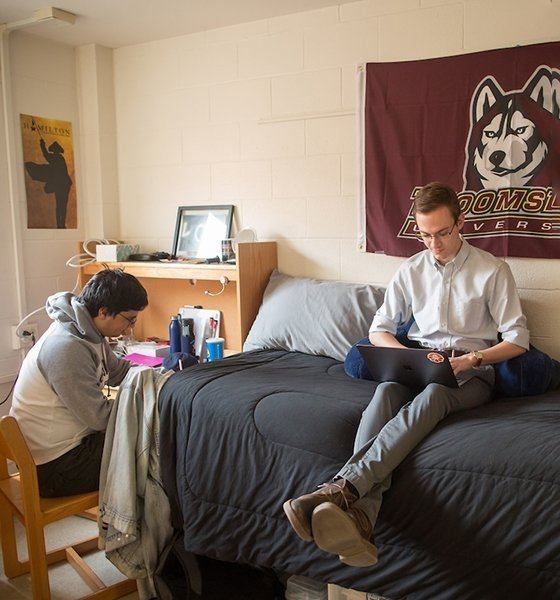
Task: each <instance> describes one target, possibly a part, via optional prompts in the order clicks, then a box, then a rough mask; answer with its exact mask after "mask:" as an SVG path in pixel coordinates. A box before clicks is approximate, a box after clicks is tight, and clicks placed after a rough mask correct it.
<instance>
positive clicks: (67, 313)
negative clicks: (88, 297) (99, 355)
mask: <svg viewBox="0 0 560 600" xmlns="http://www.w3.org/2000/svg"><path fill="white" fill-rule="evenodd" d="M46 310H47V314H48V315H49V317H50V318H51V319H52V320H53V321H56V322H57V323H59V324H60V325H61V326H62V327H63V328H64V329H65V330H67V331H68V332H69V333H72V334H73V335H77V336H78V337H80V338H83V339H85V340H88V341H89V342H93V343H95V344H98V343H99V342H100V341H101V340H102V339H103V336H102V335H101V334H100V333H99V331H98V330H97V327H95V324H94V322H93V319H92V317H91V315H90V314H89V311H88V309H87V308H86V307H85V305H84V304H82V303H81V302H79V301H78V299H77V297H76V296H75V295H74V294H72V293H70V292H59V293H58V294H55V295H54V296H49V298H47V303H46Z"/></svg>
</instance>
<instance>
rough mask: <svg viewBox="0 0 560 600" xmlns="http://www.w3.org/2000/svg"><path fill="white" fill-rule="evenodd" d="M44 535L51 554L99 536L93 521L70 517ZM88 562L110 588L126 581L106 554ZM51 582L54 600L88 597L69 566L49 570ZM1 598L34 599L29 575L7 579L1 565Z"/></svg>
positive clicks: (132, 598)
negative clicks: (54, 550) (52, 549)
mask: <svg viewBox="0 0 560 600" xmlns="http://www.w3.org/2000/svg"><path fill="white" fill-rule="evenodd" d="M16 525H17V527H18V547H19V550H20V558H22V557H26V556H27V549H26V544H25V532H24V530H23V528H22V527H21V526H19V524H16ZM45 531H46V533H45V537H46V543H47V550H49V549H51V548H56V547H61V546H67V545H69V544H70V543H74V542H77V541H79V540H80V539H86V538H88V537H93V536H94V535H96V533H97V524H96V523H95V522H94V521H90V520H88V519H84V518H81V517H69V518H68V519H65V520H63V521H58V522H56V523H52V524H51V525H48V526H47V528H46V530H45ZM0 554H1V548H0ZM85 558H86V562H87V563H88V564H89V565H90V566H91V567H92V569H93V570H94V571H95V572H96V574H97V575H98V576H99V577H100V578H101V579H102V581H103V582H104V583H105V584H107V585H110V584H111V583H115V582H117V581H119V580H121V579H124V575H122V573H121V572H120V571H119V570H118V569H117V568H116V567H114V566H113V564H112V563H111V562H110V561H109V560H107V559H106V558H105V554H104V552H101V551H99V552H93V553H91V554H89V555H87V557H85ZM49 580H50V584H51V597H52V600H75V599H76V598H79V597H81V596H85V595H87V594H88V592H89V588H88V587H87V586H86V585H85V584H84V583H83V581H82V579H81V578H80V577H79V576H78V575H77V573H76V572H75V571H74V569H73V568H72V567H71V566H70V565H68V564H66V563H60V564H59V565H53V566H51V567H50V569H49ZM0 598H2V600H29V599H30V598H32V593H31V577H30V576H29V575H21V576H20V577H15V578H13V579H8V578H7V577H6V575H5V574H4V568H3V566H2V562H1V561H0ZM125 598H126V600H137V599H138V594H137V593H134V594H129V595H128V596H125Z"/></svg>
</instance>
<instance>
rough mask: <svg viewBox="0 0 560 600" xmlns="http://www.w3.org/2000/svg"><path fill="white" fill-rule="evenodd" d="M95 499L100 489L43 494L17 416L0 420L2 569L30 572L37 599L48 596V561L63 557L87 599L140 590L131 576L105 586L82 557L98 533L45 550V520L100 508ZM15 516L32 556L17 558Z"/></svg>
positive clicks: (110, 599) (14, 574) (10, 572)
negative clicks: (10, 468)
mask: <svg viewBox="0 0 560 600" xmlns="http://www.w3.org/2000/svg"><path fill="white" fill-rule="evenodd" d="M7 460H12V461H13V462H14V463H16V465H17V467H18V468H19V473H16V474H10V473H9V472H8V462H7ZM97 504H98V492H90V493H87V494H78V495H75V496H63V497H59V498H41V497H40V496H39V485H38V482H37V469H36V466H35V462H34V461H33V458H32V456H31V453H30V452H29V448H28V447H27V443H26V442H25V439H24V437H23V435H22V433H21V430H20V428H19V425H18V423H17V421H16V420H15V419H14V417H11V416H5V417H2V419H0V536H1V542H2V553H3V560H4V571H5V573H6V576H7V577H9V578H11V577H18V576H19V575H23V574H24V573H31V584H32V588H33V598H34V600H50V597H51V593H50V586H49V575H48V565H51V564H54V563H57V562H61V561H64V560H66V561H68V562H69V563H70V564H71V565H72V567H73V568H74V569H75V570H76V571H77V573H78V574H79V575H80V577H82V579H83V580H84V581H85V582H86V584H87V585H88V586H89V588H90V589H91V590H92V593H91V594H89V595H87V596H85V597H84V598H88V599H90V598H92V599H93V598H95V599H96V600H113V599H116V598H122V597H123V596H125V595H127V594H130V593H132V592H133V591H134V590H136V582H135V581H134V580H130V579H127V580H124V581H120V582H118V583H116V584H113V585H111V586H106V585H105V584H104V583H103V581H101V579H99V577H98V576H97V575H96V574H95V572H94V571H93V570H92V569H91V568H90V567H89V566H88V565H87V564H86V563H85V561H84V560H83V559H82V555H83V554H85V553H87V552H90V551H93V550H97V536H96V537H94V538H90V539H87V540H84V541H82V542H79V543H77V544H74V545H72V546H69V547H66V548H58V549H56V550H52V551H50V552H47V551H46V548H45V535H44V527H45V525H47V524H49V523H53V522H54V521H59V520H61V519H64V518H66V517H69V516H72V515H80V514H81V513H84V512H85V511H88V510H91V509H92V508H96V507H97ZM83 516H87V513H86V515H83ZM14 517H17V518H18V519H19V520H20V521H21V523H22V524H23V526H24V527H25V533H26V537H27V548H28V554H29V560H23V561H22V560H20V559H19V558H18V551H17V546H16V534H15V527H14Z"/></svg>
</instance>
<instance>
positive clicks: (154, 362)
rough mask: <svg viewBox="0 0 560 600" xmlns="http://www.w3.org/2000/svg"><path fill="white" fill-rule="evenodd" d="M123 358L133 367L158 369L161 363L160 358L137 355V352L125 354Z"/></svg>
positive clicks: (161, 359)
mask: <svg viewBox="0 0 560 600" xmlns="http://www.w3.org/2000/svg"><path fill="white" fill-rule="evenodd" d="M123 358H124V359H125V360H128V361H129V362H131V363H133V364H135V365H144V366H146V367H159V366H160V365H161V364H162V363H163V357H162V356H146V355H145V354H138V352H132V354H127V355H126V356H123Z"/></svg>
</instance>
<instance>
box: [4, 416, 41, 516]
mask: <svg viewBox="0 0 560 600" xmlns="http://www.w3.org/2000/svg"><path fill="white" fill-rule="evenodd" d="M0 455H1V456H2V457H3V460H2V461H0V463H1V464H0V480H3V479H10V478H12V477H13V476H11V475H10V474H9V472H8V464H7V459H8V460H12V461H14V462H15V463H16V465H17V467H18V469H19V481H20V485H21V491H22V496H23V499H24V501H26V502H27V503H29V504H28V507H31V506H34V507H38V505H39V483H38V481H37V467H36V465H35V461H34V460H33V457H32V456H31V452H30V451H29V447H28V446H27V442H26V441H25V438H24V437H23V433H22V432H21V429H20V428H19V425H18V422H17V421H16V419H15V418H14V417H12V416H10V415H6V416H4V417H2V418H1V419H0Z"/></svg>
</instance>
